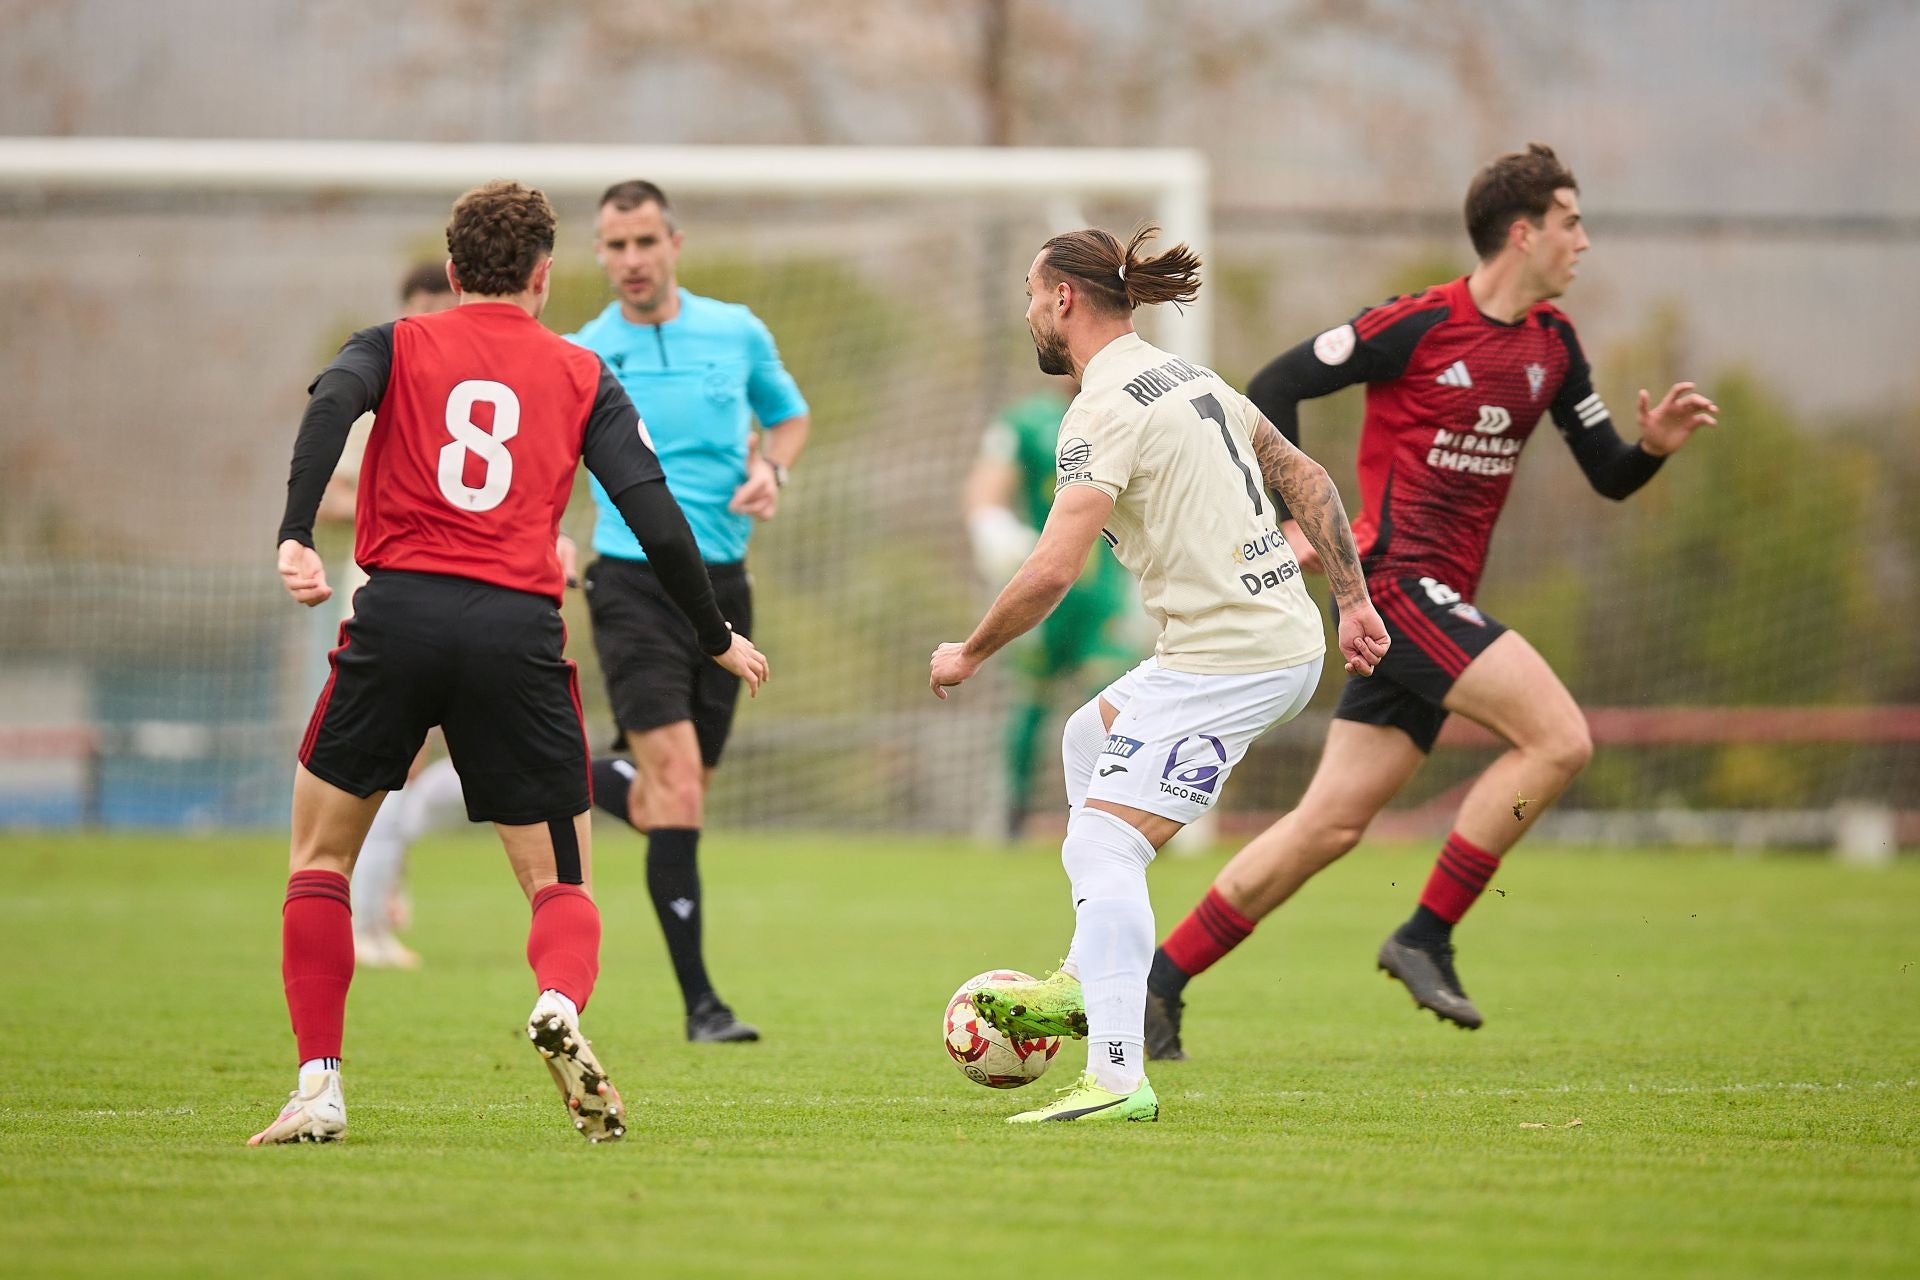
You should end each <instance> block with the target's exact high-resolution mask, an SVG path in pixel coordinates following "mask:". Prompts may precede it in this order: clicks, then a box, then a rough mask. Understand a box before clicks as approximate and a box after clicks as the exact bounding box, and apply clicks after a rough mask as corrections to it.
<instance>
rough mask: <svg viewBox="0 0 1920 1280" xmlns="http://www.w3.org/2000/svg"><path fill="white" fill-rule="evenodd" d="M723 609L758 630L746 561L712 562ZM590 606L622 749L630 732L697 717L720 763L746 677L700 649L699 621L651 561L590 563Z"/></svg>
mask: <svg viewBox="0 0 1920 1280" xmlns="http://www.w3.org/2000/svg"><path fill="white" fill-rule="evenodd" d="M707 576H708V577H709V578H711V579H713V595H714V599H715V600H716V601H718V602H719V605H720V612H721V613H722V614H723V615H724V616H725V617H726V619H727V621H728V622H731V623H732V624H733V626H734V629H735V630H736V631H738V632H740V634H742V635H744V636H751V635H752V634H753V590H752V587H751V585H750V582H749V579H748V578H747V569H746V566H745V565H743V564H738V563H734V564H709V565H708V566H707ZM586 587H587V612H588V614H589V616H591V617H592V619H593V648H594V651H595V652H596V653H598V654H599V655H600V670H601V672H602V673H603V674H604V675H605V676H606V678H607V701H608V702H609V703H611V704H612V706H613V723H614V732H615V739H614V750H616V751H618V750H620V749H621V748H623V747H624V746H625V745H626V735H627V734H630V733H645V732H647V731H648V730H649V729H658V728H661V727H663V726H665V725H670V724H678V723H679V722H680V721H682V720H691V721H692V722H693V732H694V735H695V736H696V737H697V738H698V739H699V740H700V759H701V761H702V762H703V763H704V764H705V765H706V766H707V767H708V768H709V769H711V768H713V767H714V766H715V765H717V764H719V763H720V753H721V752H722V751H724V750H725V749H726V746H727V735H728V734H729V733H731V732H732V731H733V711H734V707H735V706H736V705H737V704H738V703H739V701H740V677H738V676H736V675H734V674H732V673H731V672H729V671H728V670H727V669H726V668H724V667H722V666H721V665H720V664H719V663H717V662H715V661H714V660H713V659H712V658H709V657H708V656H707V655H706V654H704V653H702V652H700V645H699V643H698V641H697V640H696V639H695V637H694V634H693V624H692V623H691V622H689V621H687V616H686V615H685V614H684V613H681V612H680V608H679V606H678V605H676V604H674V602H673V600H672V599H671V598H670V597H669V596H668V595H667V593H666V592H665V591H664V590H663V589H662V588H661V586H660V579H659V578H657V577H655V576H654V572H653V568H652V566H651V565H649V564H647V562H646V561H644V560H622V559H620V558H618V557H616V556H602V557H600V558H599V559H598V560H595V561H594V562H593V563H592V564H590V565H588V566H587V572H586Z"/></svg>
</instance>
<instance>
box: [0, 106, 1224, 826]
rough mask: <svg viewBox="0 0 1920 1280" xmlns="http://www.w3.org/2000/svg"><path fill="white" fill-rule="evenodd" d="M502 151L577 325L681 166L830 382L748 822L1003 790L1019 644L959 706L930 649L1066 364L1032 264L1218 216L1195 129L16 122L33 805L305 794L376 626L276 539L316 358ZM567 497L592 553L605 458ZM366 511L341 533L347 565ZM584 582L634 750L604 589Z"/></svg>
mask: <svg viewBox="0 0 1920 1280" xmlns="http://www.w3.org/2000/svg"><path fill="white" fill-rule="evenodd" d="M500 176H509V177H514V178H517V179H519V180H522V181H525V182H528V183H530V184H532V185H537V186H540V187H542V188H544V189H545V190H547V192H548V193H549V195H550V196H552V197H553V198H554V201H555V204H556V207H557V211H558V213H559V215H560V238H559V245H558V248H557V271H556V280H557V284H556V288H555V294H554V298H553V301H552V303H551V305H550V308H549V310H548V312H547V314H546V316H545V320H546V321H547V323H548V324H549V325H551V326H552V327H553V328H555V329H556V330H558V331H560V332H563V333H564V332H570V331H572V330H573V329H574V328H577V327H578V326H579V325H580V324H581V323H583V322H584V321H585V320H587V319H588V318H589V317H591V316H592V315H594V314H595V313H597V312H598V311H599V310H600V309H601V308H602V307H603V306H604V305H606V302H607V301H608V298H609V293H608V290H607V288H606V285H605V282H604V280H603V279H602V277H601V275H600V273H599V271H598V269H597V268H596V267H595V265H594V263H593V260H592V256H591V249H590V240H591V231H590V228H591V224H592V218H593V213H594V200H595V199H596V198H597V196H598V194H599V192H600V191H601V190H603V189H604V188H605V187H606V186H607V185H609V184H610V183H612V182H615V181H618V180H621V179H625V178H629V177H646V178H649V179H651V180H653V181H655V182H657V183H659V184H660V185H661V186H662V187H664V188H665V189H666V190H667V191H668V193H669V194H670V196H671V197H672V198H673V200H674V203H675V207H676V213H677V215H678V219H679V222H680V225H681V227H682V228H683V229H684V230H685V232H686V235H687V240H686V248H685V252H684V256H683V258H682V259H681V263H680V269H681V280H682V283H683V284H685V285H686V287H688V288H689V289H692V290H693V291H695V292H698V293H704V294H709V295H713V296H717V297H720V298H724V299H728V300H732V301H738V302H743V303H746V304H747V305H748V306H750V307H751V308H752V309H753V310H754V311H755V312H756V313H757V314H758V315H759V316H760V317H761V318H762V319H763V320H765V321H766V322H767V324H768V326H769V327H770V328H771V330H772V331H773V333H774V335H775V337H776V340H777V341H778V343H779V345H780V349H781V354H782V356H783V357H784V359H785V361H786V364H787V366H788V368H789V369H790V370H791V371H792V372H793V374H794V376H795V378H796V379H797V381H798V383H799V385H800V387H801V389H802V391H803V392H804V394H805V395H806V397H807V399H808V401H809V402H810V405H811V408H812V415H813V424H814V425H813V434H812V439H811V443H810V445H809V447H808V449H807V451H806V455H805V457H804V459H803V460H802V462H801V465H799V466H798V467H796V468H795V470H794V479H793V482H792V484H791V486H790V487H789V488H788V489H787V490H786V491H785V493H784V494H783V496H782V504H781V510H780V513H779V515H778V516H777V518H775V519H774V520H772V521H770V522H768V523H767V524H766V525H764V526H763V527H762V528H761V529H760V530H759V531H758V532H757V533H756V535H755V537H754V540H753V544H752V549H751V552H750V556H749V564H750V568H751V570H752V573H753V579H754V589H755V594H756V617H757V622H756V630H755V632H754V639H755V640H756V641H757V642H758V643H759V644H761V645H762V647H763V648H764V649H765V650H766V651H767V653H768V654H769V655H770V656H771V659H772V662H773V665H774V670H775V672H776V677H775V680H774V682H773V683H772V684H771V685H770V686H769V687H768V689H767V690H766V691H765V693H764V695H763V696H762V697H761V698H760V699H758V700H757V701H754V702H751V703H747V702H745V701H744V700H743V706H742V711H741V714H740V717H739V719H738V721H737V724H736V729H735V734H734V737H733V740H732V743H731V745H730V747H729V750H728V756H727V767H726V768H725V769H723V770H721V771H720V773H719V775H718V777H717V783H716V788H717V789H716V793H715V796H714V797H713V804H712V808H713V811H714V821H715V822H716V823H725V824H791V825H818V826H832V827H837V828H848V827H853V828H862V827H866V828H881V827H890V828H920V829H941V830H968V829H972V828H974V827H976V826H977V825H980V824H981V823H983V822H984V821H986V820H987V819H986V815H988V814H989V813H991V812H992V811H993V810H994V808H995V807H996V803H995V796H996V793H997V789H998V788H999V786H1000V781H999V778H1000V769H999V767H998V758H999V740H1000V736H1001V723H1000V721H1001V717H1002V713H1003V707H1004V701H1005V688H1004V685H1003V683H1002V680H1003V677H1002V675H1001V674H1000V672H998V671H997V670H994V671H990V674H989V676H988V678H986V679H985V680H984V681H983V682H982V684H981V687H980V689H979V690H978V691H977V692H976V691H974V690H972V689H970V690H968V692H967V694H966V696H964V697H961V698H958V699H955V700H954V701H952V702H950V703H947V704H938V703H936V702H935V701H934V699H933V698H932V697H931V695H930V694H929V693H928V691H927V688H926V659H927V655H928V653H929V652H930V651H931V649H932V648H933V646H934V645H935V644H936V643H938V642H939V641H942V640H947V639H955V638H960V637H962V636H963V635H964V634H965V631H966V629H967V628H968V627H969V626H970V625H971V623H972V622H973V620H974V619H975V617H976V616H977V614H978V611H979V609H980V607H981V605H982V603H983V601H984V599H985V598H986V591H987V589H986V586H985V584H982V583H980V582H978V581H977V580H976V577H975V574H974V571H973V568H972V561H971V559H970V557H969V554H968V548H967V544H966V538H965V534H964V523H963V520H962V516H961V510H960V507H961V490H962V486H963V484H964V481H965V479H966V476H967V472H968V469H969V466H970V464H971V463H972V460H973V458H974V457H975V455H976V452H977V450H978V447H979V444H980V439H981V436H982V433H983V430H984V428H985V426H986V424H987V422H988V421H989V419H990V417H991V416H992V415H993V413H994V412H995V410H996V409H997V408H998V407H1000V406H1001V405H1003V404H1004V403H1006V402H1007V401H1009V400H1011V399H1013V398H1016V397H1019V396H1022V395H1026V394H1030V393H1032V392H1033V391H1035V390H1038V389H1039V388H1040V386H1041V385H1042V383H1043V379H1042V378H1041V376H1040V375H1039V374H1038V372H1037V371H1036V370H1035V368H1034V360H1033V352H1032V347H1031V343H1030V342H1029V341H1028V339H1027V335H1026V332H1025V328H1024V325H1023V322H1022V314H1023V310H1024V307H1025V299H1024V296H1023V290H1022V285H1021V280H1022V277H1023V275H1024V273H1025V270H1026V267H1027V264H1028V262H1029V261H1030V259H1031V255H1032V254H1033V252H1034V251H1035V250H1036V249H1037V248H1038V246H1039V244H1040V243H1041V241H1042V240H1043V239H1044V238H1045V237H1046V236H1048V235H1050V234H1053V233H1054V232H1055V231H1058V230H1063V229H1068V228H1069V227H1071V226H1074V225H1082V224H1083V223H1084V222H1097V223H1099V224H1102V225H1107V226H1112V227H1115V228H1117V229H1122V230H1124V229H1125V228H1127V227H1130V226H1132V225H1133V224H1135V223H1137V222H1139V221H1142V220H1144V219H1148V218H1155V219H1158V220H1159V221H1161V222H1162V223H1163V224H1164V226H1165V228H1166V231H1167V234H1168V237H1169V238H1170V239H1188V240H1191V241H1194V242H1195V243H1202V242H1204V240H1205V238H1206V236H1207V225H1206V216H1207V205H1206V200H1205V171H1204V166H1203V164H1202V163H1201V161H1200V160H1199V159H1198V158H1197V157H1196V156H1195V155H1194V154H1192V153H1188V152H1177V151H1112V152H1102V151H1072V152H1049V151H974V150H967V149H943V150H939V151H923V150H892V149H862V150H857V151H854V150H837V149H826V148H805V149H755V148H723V149H678V148H652V149H631V148H609V147H528V148H512V147H507V148H486V147H465V146H386V145H334V144H303V143H287V144H281V143H252V144H248V143H168V142H134V141H111V140H65V141H61V140H46V141H26V140H15V141H12V142H8V143H5V144H0V217H3V218H4V221H5V225H6V229H7V234H6V235H5V236H4V237H0V287H4V288H5V289H6V290H7V292H8V293H9V294H10V296H12V297H13V298H15V299H16V300H24V303H25V306H24V308H21V307H20V306H19V305H18V303H16V307H15V308H14V314H13V315H12V316H11V317H10V319H9V321H8V326H9V336H8V339H7V341H6V342H5V343H4V344H0V346H3V347H4V350H0V380H4V382H5V384H6V385H7V387H8V388H9V395H8V400H9V407H8V410H7V413H8V422H7V425H6V431H5V434H4V437H3V439H4V444H3V445H0V450H3V452H0V486H4V488H3V489H0V823H7V822H22V821H34V822H53V823H60V822H70V821H104V822H107V823H114V824H169V825H170V824H228V825H243V824H277V823H280V822H283V821H284V819H285V804H286V796H287V788H288V781H289V778H290V774H291V769H290V763H291V753H292V750H293V746H294V744H295V743H296V742H297V741H298V737H299V731H300V726H301V725H302V724H303V723H304V720H305V717H306V716H307V714H308V712H309V710H310V709H311V706H312V702H313V698H314V695H315V693H316V692H317V690H318V688H319V685H320V683H321V681H322V680H323V679H324V671H325V652H326V650H327V648H328V647H330V645H331V643H332V642H333V636H334V630H335V628H336V626H337V625H338V621H339V612H338V610H337V608H335V607H334V606H333V605H332V604H329V605H326V606H322V607H320V608H318V609H315V610H312V611H308V610H303V609H299V608H297V607H294V606H293V605H291V604H290V602H289V601H288V600H287V599H286V598H285V596H284V594H283V592H282V591H281V590H280V588H279V585H278V582H277V579H276V578H275V575H274V574H273V572H272V553H273V547H272V543H273V537H272V534H273V530H274V529H275V527H276V526H277V524H278V520H279V512H280V509H281V505H282V503H283V501H284V494H285V478H286V469H287V461H288V458H289V456H290V450H291V444H292V439H293V433H294V429H295V426H296V424H297V422H298V420H299V414H300V410H301V406H302V404H303V402H304V387H305V384H306V381H307V380H308V379H309V378H310V377H311V376H312V375H313V373H314V372H315V371H316V370H317V369H319V368H320V367H321V365H322V364H324V363H325V361H326V360H327V359H328V358H330V356H331V354H332V352H333V351H334V349H335V348H336V347H337V346H338V344H339V342H340V341H341V339H342V338H344V337H345V335H346V334H347V333H349V332H351V331H352V330H354V329H356V328H359V327H361V326H363V325H367V324H372V323H378V322H380V321H382V320H385V319H388V318H390V317H391V316H392V315H394V314H395V313H396V311H397V296H396V291H397V287H398V284H399V281H400V279H401V277H402V275H403V273H404V272H405V271H406V269H407V268H408V267H409V266H410V265H412V264H414V263H416V262H418V261H421V260H428V261H432V260H437V259H439V258H441V257H444V246H443V243H442V240H441V232H442V229H443V228H444V225H445V221H446V215H447V208H448V205H449V204H450V202H451V200H452V198H453V197H454V196H455V195H457V194H458V193H459V192H460V191H461V190H463V189H465V188H466V187H468V186H471V185H473V184H475V183H477V182H479V181H484V180H486V179H488V178H492V177H500ZM1162 310H1164V311H1165V312H1166V314H1165V315H1164V316H1155V317H1152V318H1150V319H1147V320H1146V321H1144V325H1145V327H1147V329H1148V331H1149V336H1152V337H1155V338H1157V339H1158V340H1160V341H1162V342H1163V343H1164V344H1166V345H1168V346H1171V347H1174V348H1176V349H1179V350H1181V351H1182V352H1183V353H1185V354H1188V355H1189V356H1191V357H1193V358H1195V359H1205V358H1206V350H1205V346H1206V337H1207V325H1206V318H1205V309H1204V303H1203V305H1202V306H1201V307H1198V308H1189V309H1188V310H1187V311H1186V312H1185V313H1181V312H1176V311H1174V310H1173V309H1171V308H1166V309H1162ZM643 411H644V406H643ZM566 526H567V528H568V529H569V531H570V532H571V533H573V535H574V536H575V537H576V538H577V539H578V540H579V541H580V542H581V544H582V547H583V549H584V548H585V547H586V546H587V545H588V543H589V541H590V534H591V528H592V519H591V502H590V500H589V499H588V498H587V496H586V486H585V484H584V483H582V484H581V485H579V486H578V487H577V490H576V496H575V502H574V506H573V509H572V510H571V511H570V512H569V515H568V518H567V521H566ZM349 546H350V539H349V535H348V533H347V532H346V531H345V530H344V529H338V528H336V529H333V530H331V531H327V532H326V533H325V534H324V536H323V539H322V550H323V552H324V553H325V554H327V556H328V559H329V561H330V563H331V565H332V567H333V580H334V581H335V582H338V581H339V580H340V568H341V566H342V564H343V563H344V560H345V558H346V556H347V553H348V550H349ZM566 615H567V618H568V621H569V624H570V626H569V631H570V635H571V643H570V646H569V653H570V656H572V657H573V658H574V659H575V660H576V661H577V662H579V664H580V666H581V684H582V689H583V692H584V694H585V696H586V698H587V702H588V706H587V712H588V718H589V732H590V735H591V737H592V739H593V740H594V742H595V744H596V747H599V746H604V745H605V744H606V743H607V742H608V741H609V739H610V738H611V720H610V718H609V716H608V713H607V711H606V707H605V696H604V690H603V687H602V684H601V680H600V677H599V672H598V670H597V666H596V663H595V660H594V655H593V647H592V644H591V642H590V639H589V636H590V632H589V628H588V623H587V619H586V615H585V609H584V605H583V602H582V601H581V600H580V599H579V598H578V596H577V594H574V595H572V596H570V598H569V600H568V601H567V604H566ZM1047 754H1050V753H1045V752H1043V760H1044V758H1045V756H1046V755H1047ZM1044 794H1046V795H1048V796H1051V795H1052V794H1053V791H1052V790H1051V789H1049V790H1047V791H1045V792H1044Z"/></svg>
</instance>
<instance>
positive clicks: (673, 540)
mask: <svg viewBox="0 0 1920 1280" xmlns="http://www.w3.org/2000/svg"><path fill="white" fill-rule="evenodd" d="M613 505H614V506H615V507H617V508H619V510H620V518H621V519H623V520H625V521H626V522H627V528H629V529H631V530H633V536H634V537H636V538H638V539H639V540H640V549H641V550H642V551H645V552H646V553H647V563H648V564H650V565H652V566H653V572H654V575H655V576H656V577H658V578H659V579H660V585H661V587H662V588H664V589H665V590H666V593H667V596H668V598H670V599H671V600H672V601H673V602H674V603H675V604H676V605H678V606H680V612H682V613H684V614H686V615H687V618H688V620H689V621H691V622H692V623H693V630H694V635H695V636H696V637H697V638H698V640H699V642H700V652H702V653H704V654H706V655H707V656H708V657H717V656H719V655H720V654H723V653H725V652H726V651H727V649H728V647H729V646H731V645H732V644H733V631H732V630H731V628H729V627H728V626H727V620H726V619H725V618H724V617H722V616H721V614H720V606H719V605H718V604H717V603H715V601H714V598H713V583H712V582H711V581H710V580H709V579H708V577H707V566H706V562H705V561H703V560H701V558H700V544H699V543H697V542H695V541H694V538H693V529H692V527H691V526H689V525H688V524H687V517H686V514H685V513H684V512H682V511H681V510H680V504H679V503H677V502H675V501H674V500H673V495H672V494H671V493H669V492H667V482H666V480H665V479H663V478H660V477H655V478H654V479H652V480H643V481H641V482H640V483H639V484H635V485H629V486H628V487H627V488H625V489H622V490H621V491H620V492H618V493H616V494H614V495H613Z"/></svg>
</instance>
